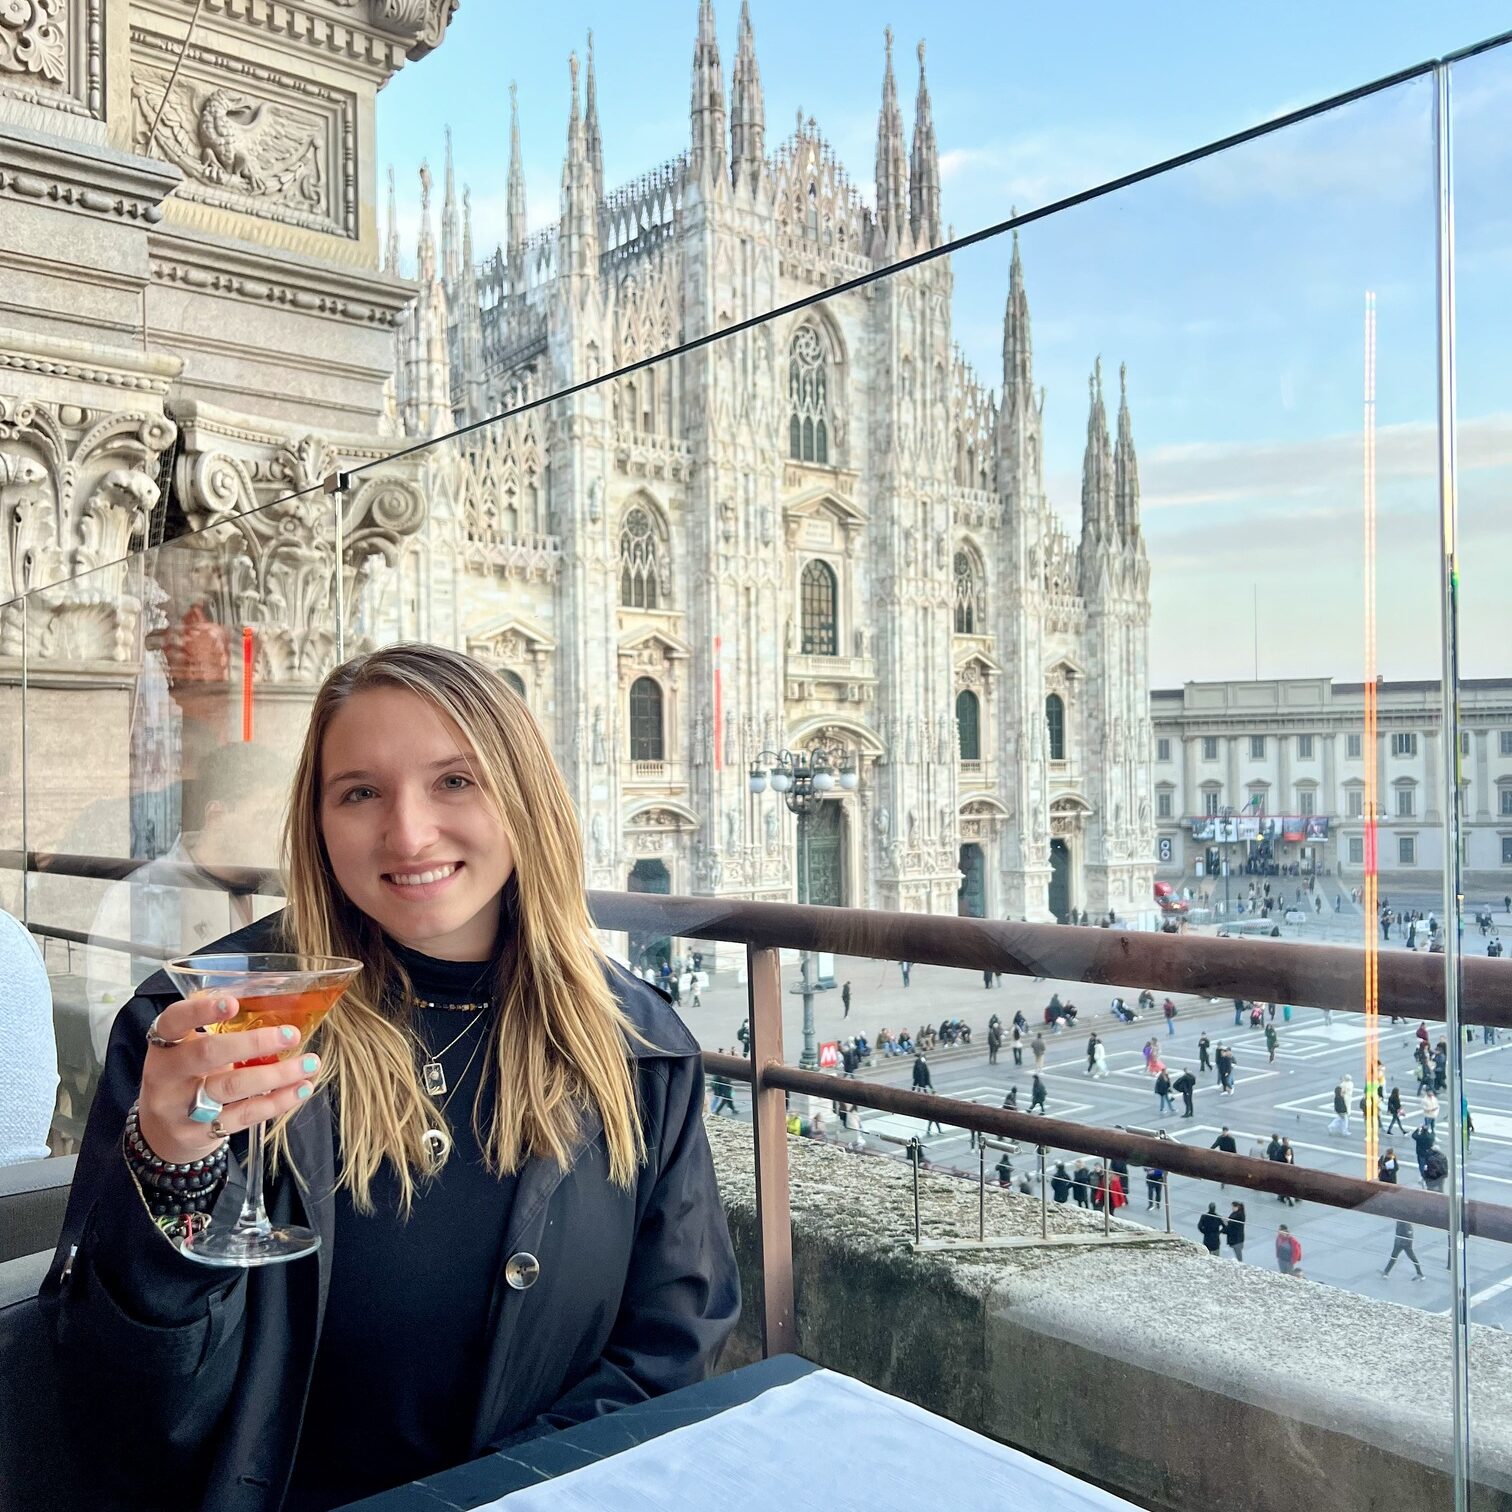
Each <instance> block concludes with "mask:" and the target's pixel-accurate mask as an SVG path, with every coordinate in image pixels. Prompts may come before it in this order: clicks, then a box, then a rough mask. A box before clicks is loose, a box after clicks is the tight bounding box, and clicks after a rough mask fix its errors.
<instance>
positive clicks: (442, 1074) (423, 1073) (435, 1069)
mask: <svg viewBox="0 0 1512 1512" xmlns="http://www.w3.org/2000/svg"><path fill="white" fill-rule="evenodd" d="M420 1079H421V1081H422V1082H423V1083H424V1084H425V1090H426V1092H427V1093H428V1094H429V1095H430V1096H431V1097H443V1096H445V1094H446V1071H445V1070H444V1069H443V1067H442V1065H441V1062H440V1061H426V1063H425V1064H424V1065H423V1066H422V1067H421V1068H420Z"/></svg>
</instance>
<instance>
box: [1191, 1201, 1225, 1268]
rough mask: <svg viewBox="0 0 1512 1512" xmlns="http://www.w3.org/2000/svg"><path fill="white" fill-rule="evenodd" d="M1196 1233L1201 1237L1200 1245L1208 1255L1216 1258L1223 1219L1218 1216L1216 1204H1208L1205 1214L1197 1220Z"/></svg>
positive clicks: (1221, 1234)
mask: <svg viewBox="0 0 1512 1512" xmlns="http://www.w3.org/2000/svg"><path fill="white" fill-rule="evenodd" d="M1197 1232H1198V1233H1200V1234H1201V1235H1202V1243H1203V1246H1204V1248H1205V1249H1206V1250H1207V1252H1208V1254H1210V1255H1212V1256H1213V1257H1214V1258H1216V1257H1217V1255H1218V1246H1219V1245H1220V1244H1221V1243H1222V1242H1223V1219H1221V1218H1220V1217H1219V1216H1218V1204H1217V1203H1216V1202H1210V1203H1208V1205H1207V1212H1205V1213H1204V1214H1203V1215H1202V1216H1201V1217H1200V1218H1199V1219H1198V1220H1197Z"/></svg>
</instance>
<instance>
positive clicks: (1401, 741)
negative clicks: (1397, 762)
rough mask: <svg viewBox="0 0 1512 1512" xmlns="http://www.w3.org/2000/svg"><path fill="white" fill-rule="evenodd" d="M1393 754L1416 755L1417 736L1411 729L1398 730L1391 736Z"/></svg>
mask: <svg viewBox="0 0 1512 1512" xmlns="http://www.w3.org/2000/svg"><path fill="white" fill-rule="evenodd" d="M1391 754H1392V755H1393V756H1416V755H1417V736H1416V735H1414V734H1412V733H1411V732H1410V731H1405V730H1399V731H1397V732H1396V733H1395V734H1393V735H1392V737H1391Z"/></svg>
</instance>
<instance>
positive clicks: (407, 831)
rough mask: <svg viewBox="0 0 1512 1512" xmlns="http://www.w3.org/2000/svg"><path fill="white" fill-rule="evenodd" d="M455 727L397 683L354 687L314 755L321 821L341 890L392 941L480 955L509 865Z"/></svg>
mask: <svg viewBox="0 0 1512 1512" xmlns="http://www.w3.org/2000/svg"><path fill="white" fill-rule="evenodd" d="M475 764H476V758H475V757H474V755H473V752H472V750H471V748H470V746H469V744H468V742H467V740H466V739H465V738H464V736H463V734H462V732H461V731H460V730H459V729H458V728H457V726H456V725H455V724H453V723H452V721H451V720H449V719H448V718H447V717H446V716H445V715H444V714H442V713H441V712H440V710H438V709H437V708H436V707H435V706H434V705H433V704H431V703H429V702H427V701H426V700H425V699H423V698H421V697H420V696H419V695H418V694H415V693H411V692H409V691H408V690H407V689H404V688H397V687H378V688H369V689H367V690H366V691H364V692H361V693H354V694H353V695H352V696H351V697H350V698H348V699H347V700H346V701H345V703H343V704H342V705H341V707H340V708H339V709H338V710H337V711H336V713H335V715H334V716H333V717H332V719H331V723H330V725H329V727H328V728H327V730H326V734H325V740H324V742H323V744H322V746H321V752H320V772H321V791H320V828H321V834H322V835H323V837H324V839H325V845H326V851H327V854H328V855H329V856H330V858H331V869H332V871H333V872H334V873H335V876H336V881H337V884H338V885H339V886H340V888H341V890H342V891H343V892H344V893H345V894H346V896H347V897H348V898H349V899H350V900H351V902H352V903H354V904H355V905H356V906H357V907H358V908H360V909H361V910H362V911H363V913H365V914H366V915H367V916H368V917H369V918H370V919H372V920H374V921H375V922H376V923H377V924H378V925H380V926H381V927H382V928H383V929H384V930H386V931H387V933H388V934H389V935H390V936H391V937H392V938H393V939H395V940H397V941H399V943H400V944H401V945H407V946H409V947H410V949H412V950H418V951H422V952H423V953H424V954H426V955H429V956H434V957H436V958H437V959H439V960H444V961H482V960H486V959H487V958H488V956H489V954H490V953H491V951H492V950H493V947H494V943H495V939H496V937H497V935H498V930H499V896H500V894H501V892H502V891H503V889H504V884H505V882H507V881H508V880H509V877H510V875H511V873H512V872H513V871H514V850H513V848H512V847H511V845H510V842H509V836H508V835H507V834H506V833H505V830H504V826H503V824H502V823H501V822H500V820H499V817H498V815H497V814H496V813H495V812H494V809H493V806H492V805H491V804H490V803H489V801H488V799H487V796H486V795H485V793H484V791H483V789H482V788H481V787H480V786H479V783H478V778H477V774H476V770H475Z"/></svg>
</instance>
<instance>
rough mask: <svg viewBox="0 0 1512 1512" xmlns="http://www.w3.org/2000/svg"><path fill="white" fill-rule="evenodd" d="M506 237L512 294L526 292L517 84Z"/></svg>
mask: <svg viewBox="0 0 1512 1512" xmlns="http://www.w3.org/2000/svg"><path fill="white" fill-rule="evenodd" d="M506 212H507V214H508V220H509V223H508V226H507V228H506V230H505V235H506V236H507V238H508V249H509V257H508V261H509V292H510V293H511V294H513V295H516V296H520V295H523V294H524V292H525V232H526V226H525V168H524V165H523V163H522V162H521V159H520V98H519V91H518V90H517V89H516V88H515V84H514V81H513V80H512V79H511V80H510V83H509V183H508V192H507V205H506Z"/></svg>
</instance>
